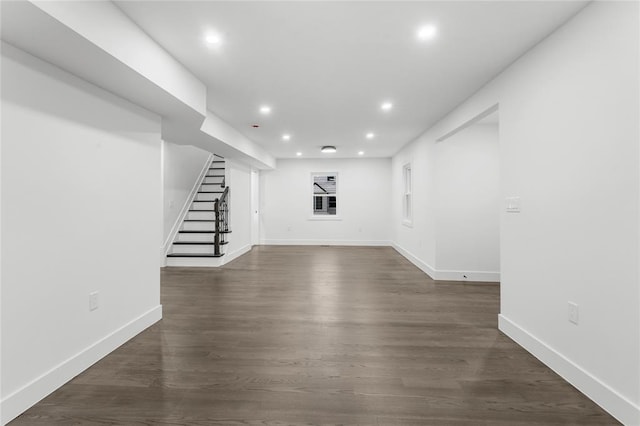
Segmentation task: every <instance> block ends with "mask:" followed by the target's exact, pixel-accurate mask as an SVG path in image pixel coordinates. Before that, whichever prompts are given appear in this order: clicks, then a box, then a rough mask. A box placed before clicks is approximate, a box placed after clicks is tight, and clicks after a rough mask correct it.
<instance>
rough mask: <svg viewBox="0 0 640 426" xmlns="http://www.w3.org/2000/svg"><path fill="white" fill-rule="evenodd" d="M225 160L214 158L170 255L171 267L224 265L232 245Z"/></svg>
mask: <svg viewBox="0 0 640 426" xmlns="http://www.w3.org/2000/svg"><path fill="white" fill-rule="evenodd" d="M228 194H229V188H228V187H227V186H226V184H225V161H224V158H222V157H220V156H217V155H214V157H213V160H212V161H211V164H210V166H209V170H207V173H206V174H205V175H204V178H203V179H202V182H201V183H200V188H199V189H198V192H197V193H196V194H195V197H194V199H193V200H192V201H191V206H190V208H189V211H188V212H187V214H186V216H185V218H184V220H183V222H182V226H181V227H180V230H179V231H178V233H177V234H176V238H175V240H174V241H173V244H172V245H171V249H170V250H169V253H168V254H167V266H220V265H221V264H222V263H223V262H222V261H221V259H220V258H221V257H222V256H224V246H225V245H227V244H228V241H227V239H226V237H227V235H228V234H230V233H231V231H230V230H229V227H228V223H229V221H228Z"/></svg>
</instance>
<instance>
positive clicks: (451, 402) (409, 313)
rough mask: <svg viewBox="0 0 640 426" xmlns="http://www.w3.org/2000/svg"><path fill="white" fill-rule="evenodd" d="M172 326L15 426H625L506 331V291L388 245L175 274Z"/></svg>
mask: <svg viewBox="0 0 640 426" xmlns="http://www.w3.org/2000/svg"><path fill="white" fill-rule="evenodd" d="M162 304H163V310H164V318H163V320H162V321H161V322H159V323H158V324H155V325H154V326H152V327H150V328H149V329H148V330H146V331H145V332H143V333H141V334H140V335H138V336H136V337H135V338H134V339H132V340H131V341H129V342H127V343H126V344H125V345H123V346H122V347H120V348H118V349H117V350H116V351H114V352H113V353H111V354H110V355H108V356H107V357H105V358H104V359H103V360H101V361H100V362H98V363H97V364H96V365H94V366H93V367H91V368H89V369H88V370H87V371H85V372H84V373H82V374H81V375H79V376H78V377H76V378H75V379H73V380H72V381H70V382H69V383H68V384H67V385H65V386H63V387H62V388H60V389H59V390H57V391H56V392H54V393H53V394H52V395H50V396H49V397H47V398H46V399H44V400H43V401H42V402H40V403H39V404H37V405H36V406H34V407H32V408H31V409H30V410H28V411H27V412H26V413H24V414H23V415H22V416H20V417H19V418H17V419H16V420H15V421H14V422H12V423H11V425H34V426H35V425H329V424H343V425H438V426H444V425H461V426H464V425H473V426H477V425H492V426H494V425H496V426H499V425H505V426H506V425H509V426H514V425H526V426H538V425H545V426H548V425H594V426H595V425H616V424H619V423H618V422H616V421H615V419H613V418H612V417H611V416H609V415H608V414H607V413H606V412H604V411H603V410H602V409H600V408H599V407H598V406H597V405H596V404H594V403H593V402H592V401H590V400H589V399H588V398H586V397H585V396H584V395H582V394H581V393H580V392H578V391H577V390H576V389H574V388H573V387H572V386H571V385H569V384H568V383H566V382H565V381H564V380H562V379H561V378H560V377H558V376H557V375H556V374H555V373H554V372H553V371H551V370H549V369H548V368H547V367H545V366H544V365H543V364H541V363H540V362H539V361H538V360H537V359H535V358H534V357H533V356H531V355H530V354H529V353H527V352H526V351H525V350H524V349H522V348H521V347H519V346H518V345H516V344H515V343H514V342H513V341H511V340H510V339H509V338H507V337H506V336H504V335H503V334H502V333H500V332H499V331H498V330H497V315H498V311H499V286H498V285H496V284H486V283H482V284H479V283H447V282H434V281H432V280H431V279H429V277H427V276H426V275H425V274H423V273H422V272H421V271H420V270H418V269H417V268H415V267H414V266H413V265H411V264H410V263H409V262H408V261H407V260H406V259H404V258H403V257H401V256H400V255H398V254H397V253H396V252H395V251H394V250H393V249H391V248H388V247H286V246H262V247H255V248H254V249H253V250H252V251H251V252H250V253H248V254H246V255H244V256H242V257H240V258H238V259H236V260H235V261H233V262H231V263H230V264H228V265H226V266H225V267H222V268H165V269H164V270H163V271H162Z"/></svg>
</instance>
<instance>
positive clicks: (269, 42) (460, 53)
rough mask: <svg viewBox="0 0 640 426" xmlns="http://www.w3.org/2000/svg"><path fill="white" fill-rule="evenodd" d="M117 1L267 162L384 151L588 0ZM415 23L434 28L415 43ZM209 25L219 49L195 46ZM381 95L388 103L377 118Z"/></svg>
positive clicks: (476, 86)
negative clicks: (325, 151) (299, 155)
mask: <svg viewBox="0 0 640 426" xmlns="http://www.w3.org/2000/svg"><path fill="white" fill-rule="evenodd" d="M116 3H117V5H118V7H120V8H121V9H122V10H123V11H124V12H125V13H126V14H127V15H128V16H130V17H131V18H132V19H133V21H134V22H136V23H137V24H138V25H139V26H140V27H141V28H142V29H143V30H144V31H145V32H146V33H147V34H149V35H150V36H151V37H152V38H153V39H154V40H156V41H157V42H158V43H159V44H160V45H161V46H163V47H164V48H165V49H166V50H167V51H168V52H169V53H170V54H171V55H172V56H173V57H175V58H176V59H177V60H178V61H180V62H181V63H182V64H184V65H185V66H186V67H187V68H188V69H189V70H190V71H191V72H192V73H193V74H194V75H196V76H197V77H198V78H199V79H200V80H201V81H203V82H204V83H205V84H206V86H207V91H208V95H209V96H208V98H207V108H208V109H209V110H210V111H212V112H213V113H214V114H215V115H217V116H218V117H220V118H221V119H222V120H224V121H225V122H227V123H229V124H230V125H231V126H233V127H234V128H235V129H237V130H238V131H239V132H240V133H242V134H243V135H245V136H246V137H247V138H248V139H250V140H253V141H256V142H258V143H259V144H260V145H261V146H262V147H263V148H264V149H265V150H266V151H268V152H270V153H271V154H272V155H273V156H275V157H276V158H291V157H295V155H296V152H298V151H301V152H303V154H304V157H321V156H322V154H321V153H320V147H321V146H323V145H336V146H337V147H338V153H337V155H336V156H347V157H353V156H356V155H357V152H358V151H359V150H363V151H366V156H374V157H389V156H392V155H393V154H394V153H395V152H397V151H398V150H399V149H400V148H401V147H402V146H404V145H405V144H406V143H407V142H409V141H410V140H412V139H414V138H415V137H416V136H417V135H419V134H421V133H423V132H424V131H425V130H426V129H428V128H429V127H431V125H432V124H433V123H435V122H436V121H437V120H439V119H441V118H442V117H443V116H445V115H446V114H447V113H448V112H449V111H451V110H452V109H453V108H454V107H455V106H457V105H459V104H460V103H461V102H462V101H463V100H465V99H467V98H468V97H469V96H470V95H471V94H472V93H474V92H475V91H477V90H478V89H479V88H480V87H481V86H482V85H484V84H486V83H487V82H488V81H489V80H491V79H492V78H493V77H495V76H496V75H497V74H498V73H499V72H501V71H502V70H503V69H504V68H505V67H507V66H508V65H509V64H511V63H512V62H513V61H514V60H516V59H517V58H518V57H520V56H521V55H522V54H523V53H525V52H526V51H527V50H529V49H530V48H531V47H533V46H534V45H535V44H537V43H538V42H539V41H541V40H542V39H543V38H545V37H546V36H547V35H549V34H550V33H551V32H553V31H554V30H555V29H556V28H558V27H559V26H560V25H562V24H563V23H564V22H566V20H567V19H569V18H570V17H572V16H573V15H575V14H576V13H578V12H579V11H580V9H582V8H583V7H584V6H585V5H586V4H587V2H586V1H571V2H566V1H551V2H537V1H495V2H491V1H489V2H479V1H469V2H465V1H457V2H446V1H440V2H438V1H413V2H399V1H371V2H369V1H358V2H317V1H316V2H314V1H311V2H271V1H256V2H250V1H249V2H231V1H226V2H225V1H187V2H185V1H133V0H127V1H117V2H116ZM425 23H434V24H436V25H437V27H438V35H437V37H436V38H435V39H434V40H433V41H432V42H429V43H420V42H418V41H417V40H416V37H415V32H416V30H417V28H418V27H419V26H420V25H423V24H425ZM214 30H215V31H217V32H218V33H219V34H220V35H221V37H222V39H223V40H222V41H223V42H222V44H221V46H219V48H211V47H210V46H207V45H206V43H204V36H205V34H206V33H207V32H208V31H214ZM387 99H389V100H391V101H392V102H393V103H394V108H393V109H392V110H391V111H390V112H389V113H388V114H383V113H381V111H380V108H379V106H380V103H381V102H382V101H384V100H387ZM263 103H264V104H269V105H270V106H271V107H272V111H271V114H269V115H268V116H264V115H261V114H260V113H259V111H258V110H259V106H260V105H262V104H263ZM253 124H258V125H259V127H258V128H254V127H253ZM368 132H373V133H375V138H373V139H371V140H367V139H366V138H365V134H366V133H368ZM285 133H287V134H290V135H291V139H290V140H289V141H284V140H283V138H282V135H283V134H285Z"/></svg>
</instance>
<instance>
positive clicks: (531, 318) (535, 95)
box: [393, 2, 640, 425]
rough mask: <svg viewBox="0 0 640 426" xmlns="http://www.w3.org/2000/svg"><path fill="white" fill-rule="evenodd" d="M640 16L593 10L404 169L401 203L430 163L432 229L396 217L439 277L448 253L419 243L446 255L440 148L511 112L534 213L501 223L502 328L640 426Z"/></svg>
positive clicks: (523, 184)
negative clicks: (482, 118) (408, 172)
mask: <svg viewBox="0 0 640 426" xmlns="http://www.w3.org/2000/svg"><path fill="white" fill-rule="evenodd" d="M638 16H639V11H638V4H637V3H635V2H634V3H631V2H594V3H591V4H590V5H588V6H587V7H586V8H585V9H584V10H583V11H582V12H581V13H579V14H578V15H577V16H576V17H575V18H574V19H572V20H571V21H569V22H568V23H567V24H566V25H565V26H563V27H561V28H560V29H559V30H558V31H556V32H555V33H554V34H552V35H551V36H550V37H548V38H547V39H545V40H544V41H543V42H541V43H540V44H539V45H538V46H536V47H535V48H534V49H532V50H531V51H530V52H529V53H527V54H526V55H524V56H523V57H521V58H520V59H519V60H518V61H517V62H515V63H514V64H513V65H512V66H510V67H509V68H508V69H507V70H505V71H504V72H503V73H502V74H501V75H500V76H498V77H497V78H496V79H495V80H494V81H492V82H491V83H489V84H488V85H486V86H485V87H483V88H482V89H481V90H479V91H478V92H477V93H476V94H475V95H473V96H472V97H471V98H469V99H468V100H467V101H465V102H464V103H463V104H461V105H460V106H458V107H457V108H456V109H455V110H454V111H452V112H451V113H450V114H449V115H448V116H446V117H444V118H443V119H442V120H441V121H440V122H439V123H438V124H436V125H435V126H434V127H433V128H431V129H430V130H429V131H427V132H426V133H425V134H424V135H422V136H421V137H420V138H419V139H418V140H417V141H415V142H414V143H412V144H410V145H409V146H408V147H407V148H406V149H403V150H402V151H401V152H400V153H399V154H398V155H397V156H396V157H394V160H393V175H394V189H393V193H394V198H395V199H398V200H399V197H400V195H399V194H400V189H401V187H400V182H399V179H398V177H397V176H399V175H400V174H401V168H402V164H403V162H404V161H405V159H406V158H416V159H419V160H418V161H416V164H414V169H417V170H418V171H419V172H420V173H421V174H422V176H421V177H416V179H417V180H420V182H421V183H422V186H423V190H422V192H421V193H420V200H419V202H417V203H415V208H416V209H417V213H416V210H414V216H423V217H427V219H425V220H424V222H423V223H420V224H419V226H418V227H415V228H414V229H413V230H409V229H403V227H402V225H401V224H400V223H401V216H400V214H399V210H398V207H395V208H394V213H393V224H394V233H393V238H394V241H395V243H396V245H397V246H398V247H399V248H400V250H401V251H403V252H405V253H406V252H412V253H414V256H413V257H411V256H409V258H410V259H412V260H414V262H416V264H418V265H419V266H421V267H423V269H425V270H428V266H429V265H433V263H432V262H433V261H434V260H435V253H433V252H430V251H429V249H420V247H419V246H418V242H421V243H422V245H423V247H424V246H428V247H435V246H434V238H433V236H434V235H435V223H436V222H435V219H434V216H433V208H432V193H433V191H431V190H430V189H431V188H432V187H433V185H434V182H433V180H432V179H433V176H432V175H431V174H429V172H428V171H427V170H426V169H428V168H429V167H431V166H433V164H434V162H435V159H434V158H433V151H434V147H435V140H436V139H437V138H439V137H441V136H443V135H445V134H447V133H448V132H450V131H451V130H453V129H455V128H456V127H458V126H460V125H461V124H463V123H465V122H466V121H468V120H470V119H472V118H473V117H474V116H475V115H477V114H479V113H481V112H483V111H485V110H487V109H489V108H490V107H492V106H494V105H495V104H496V103H499V104H500V164H501V171H500V175H501V178H500V179H501V196H502V197H507V196H519V197H521V200H522V212H521V213H519V214H514V213H506V212H505V211H504V209H503V211H502V213H501V219H500V233H501V242H500V245H501V258H500V264H501V280H502V285H501V289H502V294H501V316H500V329H501V330H503V331H504V332H505V333H507V334H508V335H509V336H511V337H512V338H514V339H515V340H516V341H517V342H519V343H520V344H522V345H523V346H524V347H525V348H527V349H528V350H529V351H531V352H532V353H533V354H534V355H536V356H537V357H538V358H540V359H541V360H542V361H543V362H545V363H546V364H547V365H549V366H550V367H551V368H553V369H554V370H556V371H557V372H558V373H560V374H561V375H562V376H563V377H565V378H566V379H567V380H568V381H569V382H571V383H572V384H573V385H574V386H576V387H577V388H579V389H580V390H582V391H583V392H585V393H586V394H587V395H588V396H590V397H591V398H592V399H593V400H595V401H596V402H597V403H599V404H600V405H601V406H603V407H604V408H605V409H607V410H608V411H609V412H611V413H612V414H613V415H614V416H616V417H617V418H618V419H620V420H622V421H623V422H624V423H626V424H630V425H631V424H634V425H635V424H640V380H639V379H638V378H639V377H640V306H639V301H640V285H639V280H638V278H639V266H640V265H639V251H638V244H639V240H638V231H639V224H638V218H639V217H640V215H639V200H638V198H639V197H638V196H639V191H640V176H639V173H638V168H639V161H638V160H639V150H638V140H639V139H640V130H639V120H638V115H639V113H640V108H639V106H638V103H639V102H638V101H639V99H638V92H639V89H640V88H639V83H638V75H639V74H640V70H639V63H638V52H639V37H638V35H639V34H638V31H639V30H638V27H639V24H638ZM414 181H415V180H414ZM417 186H418V183H417V181H416V184H415V185H414V188H416V187H417ZM414 192H415V191H414ZM398 202H399V201H398ZM503 207H504V206H503ZM410 231H413V232H410ZM568 301H573V302H575V303H578V304H579V316H580V321H579V325H575V324H572V323H570V322H569V321H568V318H567V317H568V315H567V302H568Z"/></svg>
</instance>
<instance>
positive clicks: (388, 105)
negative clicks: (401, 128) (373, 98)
mask: <svg viewBox="0 0 640 426" xmlns="http://www.w3.org/2000/svg"><path fill="white" fill-rule="evenodd" d="M391 108H393V104H392V103H391V102H383V103H382V105H380V109H382V110H383V111H389V110H390V109H391Z"/></svg>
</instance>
